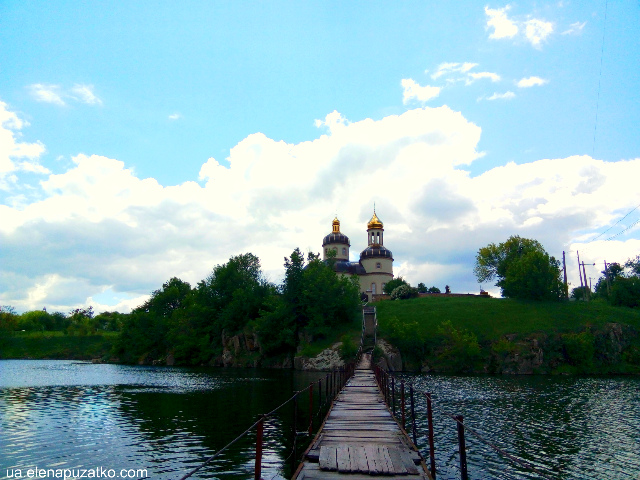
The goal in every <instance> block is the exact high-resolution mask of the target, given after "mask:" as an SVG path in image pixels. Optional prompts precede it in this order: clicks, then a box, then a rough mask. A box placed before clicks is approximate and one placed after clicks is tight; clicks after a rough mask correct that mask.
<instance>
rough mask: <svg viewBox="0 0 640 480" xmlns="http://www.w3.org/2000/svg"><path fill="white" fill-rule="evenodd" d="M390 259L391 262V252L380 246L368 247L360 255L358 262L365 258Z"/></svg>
mask: <svg viewBox="0 0 640 480" xmlns="http://www.w3.org/2000/svg"><path fill="white" fill-rule="evenodd" d="M381 257H382V258H390V259H391V260H393V254H392V253H391V250H389V249H388V248H386V247H384V246H382V245H369V246H368V247H367V248H365V249H364V250H363V251H362V253H360V260H363V259H365V258H381Z"/></svg>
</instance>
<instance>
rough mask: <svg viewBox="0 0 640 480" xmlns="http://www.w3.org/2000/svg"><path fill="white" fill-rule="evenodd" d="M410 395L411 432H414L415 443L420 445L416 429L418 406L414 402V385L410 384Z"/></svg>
mask: <svg viewBox="0 0 640 480" xmlns="http://www.w3.org/2000/svg"><path fill="white" fill-rule="evenodd" d="M409 396H410V397H411V433H412V434H413V444H414V445H415V446H416V447H417V446H418V435H417V431H416V408H415V405H414V403H413V385H409Z"/></svg>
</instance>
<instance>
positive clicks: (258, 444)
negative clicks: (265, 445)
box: [254, 415, 264, 480]
mask: <svg viewBox="0 0 640 480" xmlns="http://www.w3.org/2000/svg"><path fill="white" fill-rule="evenodd" d="M263 432H264V415H263V416H262V418H261V419H260V421H259V422H258V425H257V427H256V463H255V468H254V478H255V480H260V477H261V476H262V435H263Z"/></svg>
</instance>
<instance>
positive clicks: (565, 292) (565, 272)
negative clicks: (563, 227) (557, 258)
mask: <svg viewBox="0 0 640 480" xmlns="http://www.w3.org/2000/svg"><path fill="white" fill-rule="evenodd" d="M562 271H563V272H564V298H565V299H568V298H569V285H568V284H567V261H566V259H565V255H564V250H563V251H562Z"/></svg>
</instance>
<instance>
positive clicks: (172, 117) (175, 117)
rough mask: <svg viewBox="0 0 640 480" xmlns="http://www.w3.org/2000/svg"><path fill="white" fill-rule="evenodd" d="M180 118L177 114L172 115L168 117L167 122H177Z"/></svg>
mask: <svg viewBox="0 0 640 480" xmlns="http://www.w3.org/2000/svg"><path fill="white" fill-rule="evenodd" d="M181 118H182V115H180V114H179V113H177V112H176V113H172V114H171V115H169V120H179V119H181Z"/></svg>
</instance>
